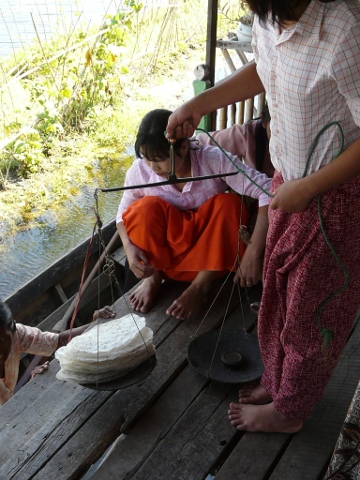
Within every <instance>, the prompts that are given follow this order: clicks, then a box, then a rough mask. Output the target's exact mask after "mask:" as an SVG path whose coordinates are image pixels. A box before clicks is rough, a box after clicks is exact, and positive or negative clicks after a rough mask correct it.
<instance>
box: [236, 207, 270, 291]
mask: <svg viewBox="0 0 360 480" xmlns="http://www.w3.org/2000/svg"><path fill="white" fill-rule="evenodd" d="M268 226H269V221H268V206H267V205H266V206H263V207H260V208H259V210H258V214H257V218H256V223H255V227H254V231H253V234H252V235H251V238H250V243H249V245H248V246H247V247H246V250H245V253H244V255H243V257H242V259H241V261H240V266H239V268H238V270H237V272H236V274H235V277H234V282H236V281H237V280H239V282H240V285H241V286H242V287H246V286H247V287H250V286H251V285H255V284H256V283H258V282H259V281H260V280H261V279H262V268H263V258H264V250H265V243H266V235H267V231H268ZM250 283H251V285H250Z"/></svg>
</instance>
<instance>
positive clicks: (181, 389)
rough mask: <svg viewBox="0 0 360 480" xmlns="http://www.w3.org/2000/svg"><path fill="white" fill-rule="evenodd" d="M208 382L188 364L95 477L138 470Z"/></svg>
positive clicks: (117, 478)
mask: <svg viewBox="0 0 360 480" xmlns="http://www.w3.org/2000/svg"><path fill="white" fill-rule="evenodd" d="M207 383H208V381H207V380H206V379H205V378H204V377H202V376H200V375H198V374H197V373H195V371H194V370H193V369H192V368H191V367H189V366H187V367H186V368H185V369H184V370H183V371H182V372H181V373H180V374H179V376H178V377H177V378H176V379H175V380H174V382H173V383H172V384H171V385H170V386H169V387H168V388H167V389H166V390H165V392H164V393H163V394H162V395H161V397H160V398H159V399H158V400H157V401H156V403H155V404H154V405H153V406H152V407H151V408H150V409H149V410H148V411H147V412H146V413H145V414H144V415H143V417H141V418H140V419H139V420H138V422H137V424H136V425H135V427H134V428H133V429H131V430H130V431H128V434H127V435H126V436H125V437H124V438H123V439H121V440H120V441H119V443H117V445H116V447H115V448H114V450H113V451H112V452H111V454H110V455H109V456H108V457H107V458H106V460H105V461H104V463H103V464H102V465H101V466H100V468H99V469H98V470H97V471H96V473H95V474H93V476H92V480H111V479H114V480H123V479H125V478H129V476H131V475H132V474H133V473H135V472H136V471H137V470H138V469H139V468H140V466H141V465H142V463H144V461H145V460H146V459H147V458H148V457H149V455H151V453H152V451H153V450H154V449H155V448H156V446H157V445H158V444H159V443H160V442H161V440H162V439H163V438H164V437H165V436H166V435H167V432H168V431H169V430H170V429H171V428H172V426H173V425H174V424H175V422H176V421H177V420H178V419H179V418H180V417H181V415H182V414H183V413H184V411H185V410H186V408H187V407H188V406H189V405H190V404H191V402H192V401H193V399H194V398H195V397H196V396H197V395H199V393H200V392H201V390H202V389H203V388H204V387H205V385H206V384H207Z"/></svg>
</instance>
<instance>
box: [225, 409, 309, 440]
mask: <svg viewBox="0 0 360 480" xmlns="http://www.w3.org/2000/svg"><path fill="white" fill-rule="evenodd" d="M228 414H229V420H230V423H231V425H233V426H234V427H236V428H237V429H238V430H246V431H248V432H273V433H275V432H278V433H295V432H298V431H299V430H300V429H301V427H302V426H303V421H302V420H299V419H298V418H289V417H285V415H283V414H282V413H280V412H278V411H277V410H275V407H274V403H268V404H267V405H240V404H238V403H230V409H229V411H228Z"/></svg>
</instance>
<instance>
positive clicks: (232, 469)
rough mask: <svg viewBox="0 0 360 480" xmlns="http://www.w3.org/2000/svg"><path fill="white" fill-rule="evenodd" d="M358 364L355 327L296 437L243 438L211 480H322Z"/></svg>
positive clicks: (359, 336) (249, 435) (359, 355)
mask: <svg viewBox="0 0 360 480" xmlns="http://www.w3.org/2000/svg"><path fill="white" fill-rule="evenodd" d="M359 363H360V325H357V326H356V329H355V330H354V332H353V334H352V335H351V337H350V339H349V342H348V344H347V346H346V347H345V350H344V353H343V355H342V357H341V360H340V362H339V364H338V366H337V367H336V369H335V371H334V373H333V375H332V378H331V380H330V382H329V384H328V387H327V389H326V391H325V393H324V397H323V399H322V400H321V402H319V404H318V405H317V406H316V407H315V409H314V411H313V413H312V415H311V417H310V418H309V419H308V420H307V421H306V422H305V423H304V427H303V428H302V430H301V431H300V432H298V433H297V434H295V435H285V434H263V433H246V434H245V435H244V437H243V438H242V440H241V442H240V443H239V444H238V445H237V447H236V448H235V449H234V451H233V452H232V454H231V455H230V456H229V458H228V459H227V461H226V462H225V463H224V465H223V466H222V467H221V469H220V470H219V471H218V472H217V474H216V480H228V479H230V478H231V479H232V480H248V479H250V478H251V480H264V479H266V480H267V479H269V480H289V479H290V478H291V480H304V479H309V480H310V479H311V480H321V479H322V478H323V475H324V473H325V470H326V467H327V464H328V461H329V458H330V456H331V453H332V450H333V448H334V446H335V442H336V439H337V437H338V435H339V432H340V429H341V425H342V422H343V420H344V418H345V415H346V411H347V408H348V406H349V404H350V401H351V398H352V395H353V393H354V391H355V389H356V385H357V382H358V379H359V371H360V368H359V367H360V365H359ZM277 451H278V455H276V452H277ZM259 453H261V454H259ZM254 458H256V462H254V461H253V459H254Z"/></svg>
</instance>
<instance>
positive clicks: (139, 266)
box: [116, 222, 155, 278]
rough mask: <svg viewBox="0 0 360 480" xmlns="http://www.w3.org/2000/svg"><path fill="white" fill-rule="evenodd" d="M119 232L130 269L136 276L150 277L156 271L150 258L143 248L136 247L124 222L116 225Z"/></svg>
mask: <svg viewBox="0 0 360 480" xmlns="http://www.w3.org/2000/svg"><path fill="white" fill-rule="evenodd" d="M116 228H117V230H118V232H119V235H120V238H121V241H122V244H123V247H124V249H125V253H126V256H127V259H128V262H129V267H130V270H131V271H132V272H133V273H134V275H135V276H136V278H148V277H151V275H153V273H154V272H155V269H154V267H152V266H151V265H150V263H149V260H148V258H147V256H146V254H145V252H144V251H143V250H141V249H140V248H138V247H136V246H135V245H134V244H133V243H132V242H131V240H130V238H129V236H128V234H127V233H126V228H125V226H124V224H123V222H120V223H118V224H117V225H116Z"/></svg>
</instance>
